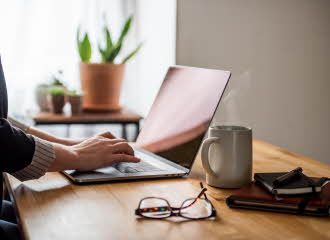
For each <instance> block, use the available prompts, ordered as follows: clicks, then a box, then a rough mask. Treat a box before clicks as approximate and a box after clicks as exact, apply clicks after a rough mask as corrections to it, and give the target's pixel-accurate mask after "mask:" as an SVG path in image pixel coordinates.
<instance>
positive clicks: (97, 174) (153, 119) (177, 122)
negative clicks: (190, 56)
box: [63, 66, 231, 183]
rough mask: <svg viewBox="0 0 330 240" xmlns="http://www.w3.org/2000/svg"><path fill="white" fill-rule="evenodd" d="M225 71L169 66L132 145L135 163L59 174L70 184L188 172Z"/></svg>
mask: <svg viewBox="0 0 330 240" xmlns="http://www.w3.org/2000/svg"><path fill="white" fill-rule="evenodd" d="M230 75H231V74H230V72H228V71H222V70H212V69H203V68H194V67H184V66H173V67H170V68H169V69H168V72H167V74H166V76H165V79H164V81H163V83H162V85H161V87H160V89H159V91H158V94H157V96H156V99H155V100H154V102H153V104H152V106H151V109H150V111H149V114H148V115H147V117H146V118H145V120H144V124H143V128H142V130H141V131H140V133H139V135H138V137H137V140H136V142H135V143H134V144H132V147H133V149H134V154H135V156H137V157H138V158H140V159H141V161H140V162H139V163H127V162H124V163H117V164H113V165H111V166H108V167H105V168H100V169H96V170H94V171H88V172H79V171H76V170H67V171H64V172H63V173H64V174H65V175H66V176H67V177H69V178H70V179H71V180H72V181H74V182H75V183H89V182H103V181H121V180H128V179H148V178H170V177H182V176H186V175H188V174H189V173H190V170H191V168H192V166H193V162H194V160H195V158H196V155H197V153H198V151H199V148H200V146H201V143H202V141H203V138H204V135H205V133H206V132H207V130H208V127H209V125H210V123H211V121H212V118H213V116H214V113H215V111H216V109H217V107H218V105H219V103H220V99H221V97H222V95H223V93H224V91H225V88H226V86H227V83H228V80H229V78H230Z"/></svg>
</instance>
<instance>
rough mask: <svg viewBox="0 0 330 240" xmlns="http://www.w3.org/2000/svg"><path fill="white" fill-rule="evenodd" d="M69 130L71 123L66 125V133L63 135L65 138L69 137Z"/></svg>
mask: <svg viewBox="0 0 330 240" xmlns="http://www.w3.org/2000/svg"><path fill="white" fill-rule="evenodd" d="M70 130H71V125H70V124H67V125H66V133H65V135H66V137H67V138H70V135H71V134H70Z"/></svg>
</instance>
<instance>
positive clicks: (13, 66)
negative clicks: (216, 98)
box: [0, 0, 330, 164]
mask: <svg viewBox="0 0 330 240" xmlns="http://www.w3.org/2000/svg"><path fill="white" fill-rule="evenodd" d="M329 12H330V2H329V1H327V0H276V1H274V0H266V1H265V0H249V1H246V0H235V1H232V0H177V1H175V0H166V1H160V0H158V1H150V0H149V1H148V0H107V1H106V0H93V1H87V0H70V1H65V0H57V1H54V0H29V1H24V0H11V1H5V0H0V54H1V58H2V62H3V66H4V70H5V76H6V79H7V84H8V91H9V100H10V112H11V114H13V115H16V116H18V117H21V116H22V117H24V119H27V121H29V120H28V119H29V117H28V116H30V115H32V114H33V113H34V112H35V111H38V106H37V104H36V100H35V89H36V87H37V85H38V84H40V83H45V82H48V83H49V82H51V81H52V79H53V78H54V74H55V75H56V73H57V71H58V70H62V71H63V75H61V77H62V78H63V79H62V80H63V82H64V83H65V85H66V86H68V87H69V88H70V89H71V88H72V89H79V88H80V79H79V61H80V59H79V54H78V50H77V43H76V32H77V28H78V26H79V25H80V26H81V28H82V30H83V31H88V33H89V37H90V41H91V44H92V45H94V46H96V49H97V42H98V41H99V39H100V38H101V37H102V24H103V23H104V21H106V23H107V24H108V26H109V27H110V28H111V30H112V35H113V37H114V38H118V36H119V34H120V31H121V29H122V25H123V23H124V21H125V20H126V19H127V17H128V16H130V15H133V16H134V20H133V22H132V27H131V30H130V32H129V33H128V36H127V38H126V40H125V48H123V49H122V51H121V53H120V55H121V56H125V55H127V54H128V53H129V52H130V50H131V49H133V48H134V47H135V46H136V45H137V44H139V43H140V42H143V47H142V48H141V49H140V51H139V53H138V54H136V56H134V58H132V59H131V60H130V61H129V62H128V63H127V64H126V70H125V76H124V79H123V87H122V90H121V97H120V102H121V104H122V105H123V106H125V107H127V108H129V109H132V110H134V112H136V113H138V114H140V115H141V116H142V117H145V116H146V114H147V113H148V111H149V108H150V106H151V104H152V101H153V99H154V97H155V95H156V94H157V91H158V88H159V87H160V84H161V82H162V80H163V78H164V74H165V73H166V71H167V68H168V66H170V65H173V64H178V65H188V66H196V67H205V68H215V69H223V70H229V71H231V72H232V79H231V82H230V84H229V87H228V88H227V91H226V94H225V96H224V97H223V101H222V102H221V105H220V108H219V109H218V111H217V113H216V118H215V119H214V121H213V124H241V125H247V126H251V127H252V128H253V130H254V137H255V138H257V139H260V140H264V141H267V142H269V143H272V144H275V145H277V146H280V147H283V148H286V149H288V150H289V151H292V152H296V153H299V154H302V155H304V156H307V157H311V158H314V159H316V160H318V161H322V162H324V163H327V164H330V158H329V156H330V148H329V140H328V139H329V137H330V127H329V122H330V107H329V103H330V95H329V93H328V92H329V90H330V72H329V69H330V48H329V43H330V27H329V23H330V14H329ZM104 15H105V16H106V18H104ZM99 59H100V54H98V51H97V50H95V51H93V54H92V58H91V62H97V61H99ZM201 81H202V79H201ZM43 128H45V129H47V130H49V131H52V132H53V133H55V134H59V135H61V134H64V132H65V129H64V128H63V127H61V126H48V127H47V126H45V127H44V126H43ZM82 129H83V131H82ZM103 130H111V131H113V132H114V133H115V134H117V135H120V128H119V127H116V126H109V125H98V126H83V125H81V126H73V127H72V131H71V132H72V136H73V137H80V136H88V135H91V134H93V133H96V132H99V131H103ZM129 134H131V133H130V132H129Z"/></svg>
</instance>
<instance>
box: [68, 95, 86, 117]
mask: <svg viewBox="0 0 330 240" xmlns="http://www.w3.org/2000/svg"><path fill="white" fill-rule="evenodd" d="M67 99H68V102H69V103H70V105H71V114H72V115H79V114H80V113H81V112H82V102H83V96H68V98H67Z"/></svg>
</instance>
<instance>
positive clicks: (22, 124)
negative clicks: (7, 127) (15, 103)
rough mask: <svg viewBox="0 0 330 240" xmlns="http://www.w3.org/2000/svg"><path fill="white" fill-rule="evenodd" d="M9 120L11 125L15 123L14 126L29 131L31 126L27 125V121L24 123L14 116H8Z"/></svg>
mask: <svg viewBox="0 0 330 240" xmlns="http://www.w3.org/2000/svg"><path fill="white" fill-rule="evenodd" d="M7 120H8V121H9V122H10V124H11V125H13V126H14V127H17V128H18V129H21V130H22V131H23V132H25V133H26V132H27V131H28V130H29V128H30V126H29V125H26V124H25V123H22V122H20V121H18V120H16V119H14V118H12V117H9V116H8V118H7Z"/></svg>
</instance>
